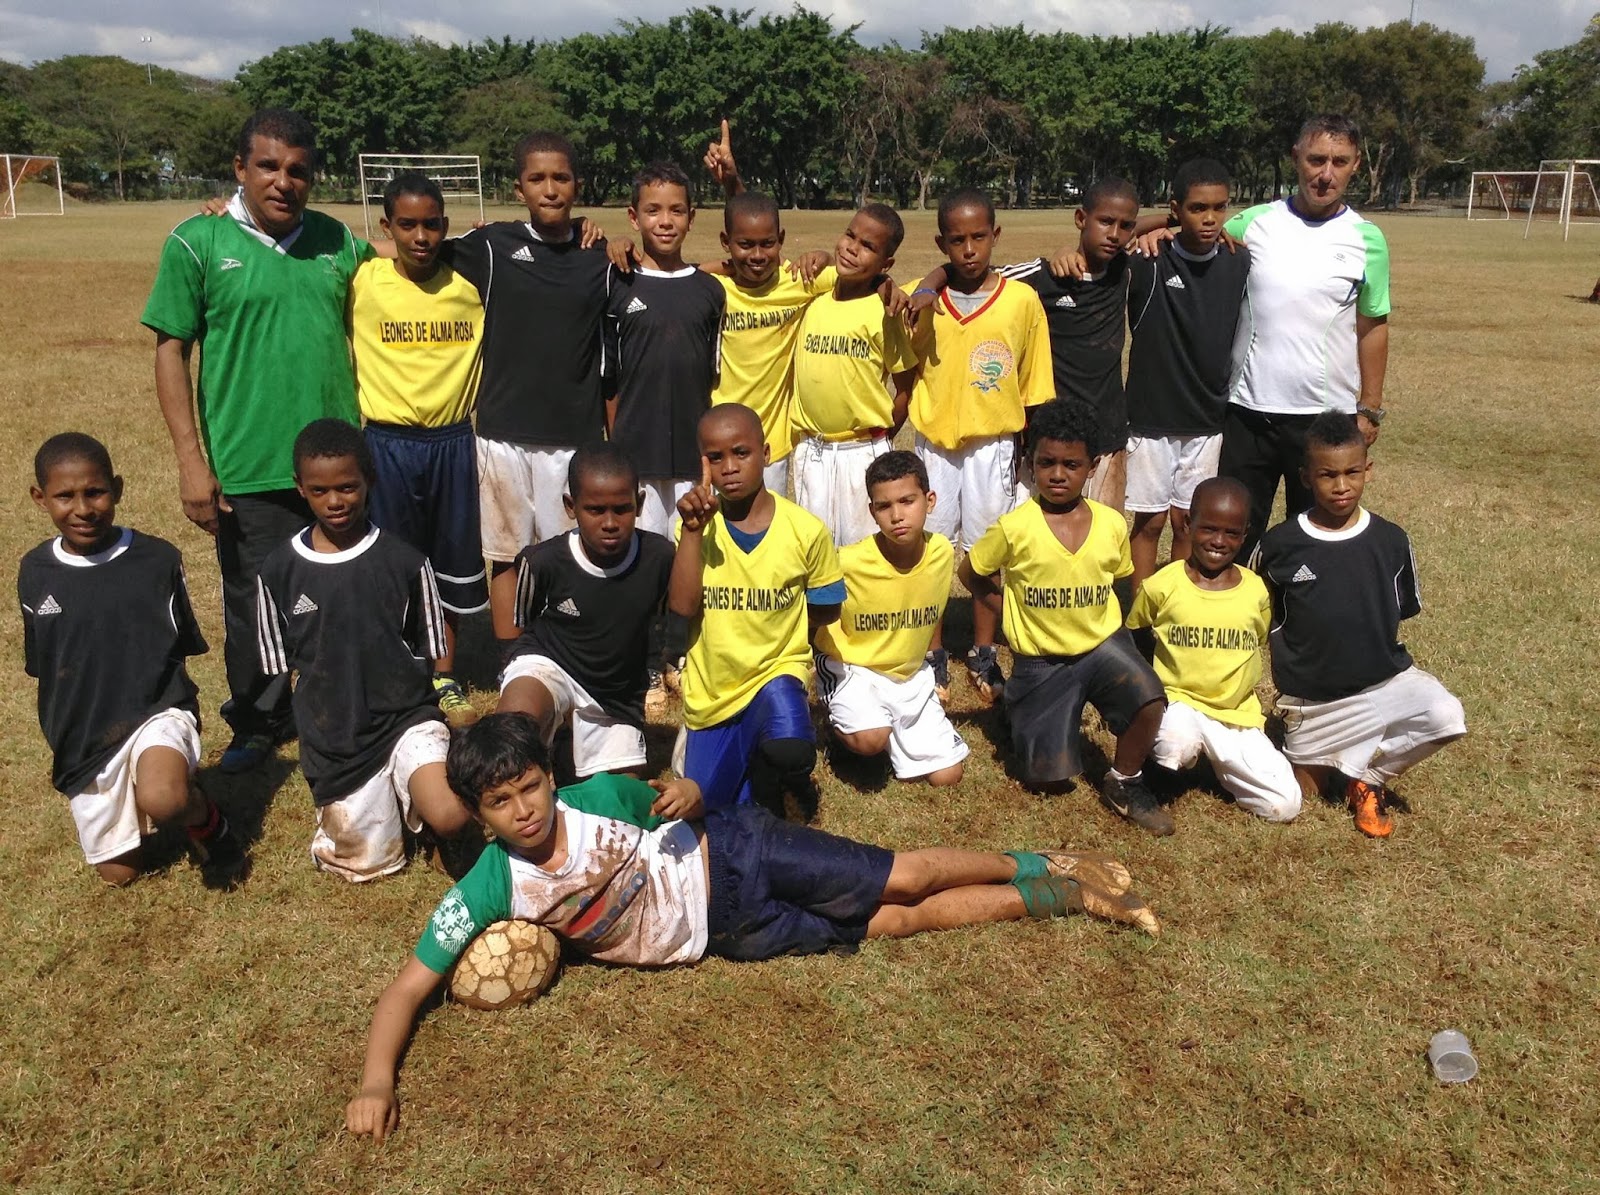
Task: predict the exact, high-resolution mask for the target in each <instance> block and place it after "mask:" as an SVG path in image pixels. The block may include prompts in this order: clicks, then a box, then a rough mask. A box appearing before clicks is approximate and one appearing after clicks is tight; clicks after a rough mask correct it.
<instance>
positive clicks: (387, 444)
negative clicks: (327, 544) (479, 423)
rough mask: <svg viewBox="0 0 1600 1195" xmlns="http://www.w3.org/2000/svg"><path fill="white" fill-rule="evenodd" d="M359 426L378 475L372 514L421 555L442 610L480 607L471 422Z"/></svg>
mask: <svg viewBox="0 0 1600 1195" xmlns="http://www.w3.org/2000/svg"><path fill="white" fill-rule="evenodd" d="M364 432H365V435H366V438H367V447H368V449H370V450H371V452H372V464H373V468H374V469H375V470H376V471H377V475H378V479H377V483H376V484H375V485H374V486H373V487H372V493H371V495H370V496H369V497H368V499H367V510H368V513H369V514H370V515H371V516H372V521H373V522H374V523H376V524H377V525H378V526H379V527H382V528H383V529H384V530H385V531H388V532H391V533H393V534H395V535H398V536H399V537H400V538H401V539H403V540H405V541H406V543H408V544H410V545H411V546H412V547H414V548H416V549H417V550H418V551H419V552H421V553H422V554H423V555H424V556H426V557H427V558H428V561H429V563H431V564H432V565H433V575H434V579H435V580H437V581H438V583H439V600H440V601H441V602H442V603H443V604H444V608H445V609H446V610H453V611H454V612H455V613H457V614H472V613H474V612H476V611H478V610H484V609H487V608H488V606H489V582H488V580H487V579H486V578H485V576H484V572H483V545H482V543H481V542H480V540H479V536H478V449H477V437H476V436H474V435H473V434H472V424H470V423H468V422H466V421H465V420H463V421H462V422H460V423H452V424H450V425H449V426H448V427H403V426H401V425H399V424H394V423H369V424H367V426H366V428H365V429H364Z"/></svg>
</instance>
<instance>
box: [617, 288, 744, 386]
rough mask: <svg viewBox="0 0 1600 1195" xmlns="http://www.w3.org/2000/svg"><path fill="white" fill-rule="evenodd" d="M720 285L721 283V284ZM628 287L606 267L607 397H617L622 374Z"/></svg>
mask: <svg viewBox="0 0 1600 1195" xmlns="http://www.w3.org/2000/svg"><path fill="white" fill-rule="evenodd" d="M719 285H720V284H719ZM625 293H627V287H625V286H624V285H623V284H622V279H621V278H619V277H618V276H617V273H616V270H615V269H614V268H612V267H611V266H607V267H606V314H605V317H604V318H603V319H602V320H601V321H600V391H601V394H602V395H603V396H604V397H605V398H615V397H616V394H617V386H618V384H619V379H620V378H621V376H622V329H621V323H620V321H619V319H618V316H619V315H620V314H621V312H622V307H621V306H620V304H621V303H622V296H623V295H624V294H625Z"/></svg>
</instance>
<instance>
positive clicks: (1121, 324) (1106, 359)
mask: <svg viewBox="0 0 1600 1195" xmlns="http://www.w3.org/2000/svg"><path fill="white" fill-rule="evenodd" d="M1000 272H1001V273H1002V274H1004V275H1005V276H1006V277H1007V278H1014V279H1016V280H1017V281H1018V282H1026V283H1027V284H1028V285H1029V286H1031V287H1033V289H1034V290H1036V291H1038V292H1039V301H1040V302H1041V303H1043V304H1044V316H1045V323H1046V324H1047V325H1049V328H1050V359H1051V361H1052V362H1053V363H1054V367H1055V376H1056V397H1057V398H1081V399H1083V400H1084V401H1086V402H1088V403H1090V404H1091V405H1092V406H1093V407H1094V409H1095V410H1097V411H1099V412H1100V434H1101V436H1102V437H1103V438H1104V440H1105V443H1104V444H1102V445H1101V448H1102V449H1103V450H1104V451H1106V452H1116V451H1118V450H1119V449H1121V448H1124V447H1126V446H1127V443H1128V407H1127V402H1126V399H1125V398H1124V396H1123V391H1122V344H1123V340H1124V336H1125V332H1124V329H1125V326H1126V320H1127V309H1128V259H1127V256H1126V255H1125V254H1119V255H1118V256H1117V257H1115V258H1113V259H1112V261H1111V264H1110V265H1108V266H1107V267H1106V269H1105V272H1104V273H1103V274H1101V275H1100V276H1099V277H1098V278H1057V277H1056V276H1055V275H1054V274H1052V273H1051V272H1050V268H1049V267H1048V266H1047V265H1046V264H1045V261H1044V259H1043V258H1042V257H1041V258H1035V259H1034V260H1033V261H1025V262H1020V263H1018V264H1017V265H1014V266H1002V267H1001V269H1000Z"/></svg>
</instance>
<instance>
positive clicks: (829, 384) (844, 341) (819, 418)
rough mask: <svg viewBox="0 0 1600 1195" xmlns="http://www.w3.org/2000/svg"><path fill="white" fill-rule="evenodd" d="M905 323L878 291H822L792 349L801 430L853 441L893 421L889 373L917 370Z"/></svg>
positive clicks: (795, 411) (797, 422)
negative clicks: (849, 295)
mask: <svg viewBox="0 0 1600 1195" xmlns="http://www.w3.org/2000/svg"><path fill="white" fill-rule="evenodd" d="M916 364H917V358H916V354H915V353H914V352H913V351H912V348H911V335H910V332H909V331H908V330H907V328H906V325H905V321H904V320H902V319H900V318H899V317H897V316H892V315H890V314H889V312H888V311H887V309H885V307H884V305H883V300H882V299H881V298H880V297H879V296H878V294H877V292H876V291H874V292H873V293H872V294H870V295H866V296H864V297H862V298H859V299H843V300H841V299H837V298H835V297H834V296H833V295H831V294H828V295H823V296H821V297H820V298H819V299H817V301H816V302H814V303H812V304H811V306H810V307H809V308H808V309H807V310H806V314H805V318H804V319H802V320H801V321H800V342H799V344H797V345H796V346H795V354H794V409H793V412H792V415H793V418H794V430H795V434H796V436H797V437H798V436H821V437H822V438H823V439H825V440H855V439H860V438H862V437H863V436H865V435H866V434H867V433H868V432H872V431H878V430H881V429H884V428H887V427H889V426H890V425H891V424H893V423H894V396H893V395H891V394H890V393H889V387H888V382H889V378H890V377H891V376H892V375H894V374H897V373H904V372H905V371H906V370H909V369H914V368H916Z"/></svg>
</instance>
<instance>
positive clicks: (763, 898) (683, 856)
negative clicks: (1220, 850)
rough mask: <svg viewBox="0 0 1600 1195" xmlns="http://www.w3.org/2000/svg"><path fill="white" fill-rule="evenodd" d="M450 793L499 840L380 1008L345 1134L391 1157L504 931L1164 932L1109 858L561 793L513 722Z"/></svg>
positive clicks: (710, 945) (774, 951) (463, 754)
mask: <svg viewBox="0 0 1600 1195" xmlns="http://www.w3.org/2000/svg"><path fill="white" fill-rule="evenodd" d="M450 783H451V785H452V786H453V787H454V788H455V789H456V791H457V792H458V793H459V794H460V797H461V800H462V802H463V803H464V804H465V805H467V806H468V807H470V808H471V809H472V811H473V815H474V816H475V817H476V818H477V819H478V820H479V821H480V822H481V823H482V824H483V825H485V826H487V827H488V828H489V829H490V830H491V831H492V832H493V833H494V836H495V840H494V842H493V843H491V844H490V845H489V847H488V848H487V849H486V850H485V851H484V853H483V855H482V856H481V858H480V859H479V860H478V863H477V865H476V866H474V867H473V869H472V871H471V872H470V873H469V874H468V875H467V876H465V877H464V878H463V879H462V880H461V882H460V883H458V884H457V885H456V886H455V887H453V888H451V889H450V891H449V892H448V893H446V894H445V897H444V899H443V900H442V901H440V903H439V906H438V908H437V909H436V910H435V911H434V914H433V916H432V918H431V919H430V920H429V922H428V927H427V929H426V930H424V931H423V934H422V937H421V938H420V939H419V940H418V943H417V947H416V951H415V953H414V954H412V956H411V957H410V958H409V959H408V960H407V961H406V964H405V966H404V967H403V968H402V969H401V971H400V974H399V975H398V976H397V977H396V978H395V979H394V981H393V982H392V983H390V984H389V986H388V987H387V988H386V989H384V993H383V995H382V996H380V997H379V998H378V1006H377V1008H376V1009H375V1010H374V1012H373V1016H372V1028H371V1030H370V1032H369V1034H368V1037H367V1050H366V1058H365V1061H364V1064H363V1067H362V1076H361V1087H360V1090H359V1091H358V1092H357V1093H356V1094H355V1095H354V1096H353V1097H351V1099H350V1101H349V1103H348V1104H346V1106H345V1127H346V1128H347V1129H348V1130H349V1131H350V1132H352V1133H356V1134H358V1135H359V1134H369V1133H370V1134H371V1135H372V1136H373V1137H374V1138H375V1139H376V1140H378V1141H380V1142H381V1141H382V1140H383V1139H384V1137H386V1136H387V1135H388V1134H389V1133H391V1132H393V1131H394V1128H395V1126H396V1125H397V1124H398V1123H399V1114H400V1105H399V1100H398V1099H397V1098H396V1095H395V1079H396V1070H397V1068H398V1066H399V1062H400V1055H401V1054H402V1053H403V1052H404V1049H405V1046H406V1042H407V1040H408V1039H409V1038H410V1036H411V1032H412V1028H413V1026H414V1025H415V1023H416V1018H417V1014H418V1013H419V1012H420V1010H421V1008H422V1005H423V1003H424V1002H425V1001H426V1000H427V998H428V997H429V996H430V995H431V994H432V993H433V992H434V990H435V989H437V988H438V986H439V984H440V982H441V981H442V980H443V979H444V977H445V975H447V974H448V973H449V971H450V968H451V967H452V966H453V965H454V964H455V961H456V960H457V959H458V958H459V957H460V956H461V954H462V952H463V951H464V950H465V949H466V947H467V945H468V943H470V942H471V941H472V939H473V938H474V937H476V936H477V934H478V933H479V932H480V931H481V930H482V929H483V928H484V927H485V926H487V925H489V924H491V923H492V922H493V921H495V920H498V919H505V918H512V917H515V918H518V919H521V920H529V921H535V922H538V923H540V924H542V925H544V926H546V927H548V928H549V929H550V930H552V931H553V932H555V933H556V934H557V935H558V936H559V937H560V938H561V939H562V940H563V941H564V942H566V943H568V944H570V945H571V946H572V947H573V948H574V949H576V950H577V951H579V952H581V953H582V954H583V955H585V956H587V957H590V958H594V959H599V960H602V961H605V962H609V963H618V964H623V965H628V966H639V967H661V966H671V965H674V964H686V963H694V962H696V961H698V960H699V959H701V958H703V957H705V956H706V955H719V956H721V957H723V958H729V959H735V960H741V961H756V960H760V959H769V958H774V957H777V956H780V955H784V954H812V953H817V952H819V951H824V950H853V949H855V948H857V947H858V946H859V944H860V943H861V942H862V941H863V940H864V939H866V938H881V937H908V936H910V935H912V934H916V933H922V932H925V931H928V930H937V929H953V928H956V927H958V926H965V925H980V924H986V923H990V922H997V921H1017V920H1021V919H1023V918H1027V917H1036V918H1045V917H1058V916H1064V915H1066V914H1068V913H1071V912H1079V911H1082V912H1090V913H1093V914H1094V915H1096V916H1101V917H1105V918H1107V919H1108V920H1113V921H1117V922H1120V923H1123V924H1128V925H1135V926H1138V927H1139V928H1141V929H1143V930H1145V931H1146V932H1147V933H1150V934H1152V935H1155V934H1159V933H1160V929H1161V926H1160V923H1159V922H1158V921H1157V920H1156V917H1155V915H1154V914H1153V913H1152V912H1151V911H1150V910H1149V908H1148V907H1147V906H1146V905H1145V904H1144V902H1143V901H1142V900H1140V899H1139V897H1137V896H1136V895H1134V894H1133V893H1132V892H1130V891H1128V883H1129V877H1128V874H1127V869H1126V868H1125V867H1123V866H1122V865H1121V864H1120V863H1118V862H1117V861H1116V860H1115V859H1111V858H1109V857H1108V856H1105V855H1100V854H1097V853H1084V854H1077V853H1070V852H1065V851H1049V852H1032V851H1007V852H1004V853H1001V852H997V851H996V852H991V851H971V850H960V849H955V848H948V847H933V848H928V849H925V850H920V851H901V852H891V851H888V850H885V849H883V848H882V847H877V846H870V845H867V844H865V843H859V842H852V841H850V840H849V839H846V838H838V837H835V836H834V835H831V834H825V833H823V832H821V831H819V830H811V829H808V828H806V827H803V826H789V825H785V824H783V823H782V822H779V821H778V820H776V819H775V818H773V817H772V816H771V815H770V814H768V813H767V812H766V811H765V810H762V809H758V808H752V807H750V806H741V807H738V808H734V809H728V810H722V811H720V812H718V811H712V812H706V810H705V808H704V803H703V802H702V800H701V799H700V794H699V792H698V790H697V789H696V787H695V785H694V784H693V782H691V781H686V780H674V781H671V782H669V783H666V784H662V783H660V782H659V781H658V782H655V783H653V784H650V785H647V784H645V783H643V782H642V781H638V780H632V779H628V778H624V777H618V776H597V777H595V778H594V779H593V780H589V781H587V782H585V783H583V784H578V785H573V786H570V787H568V788H564V789H562V790H560V791H559V792H557V791H556V790H555V786H554V784H553V783H552V781H551V777H550V763H549V757H548V755H547V754H546V752H545V749H544V744H543V742H542V741H541V738H540V734H539V731H538V728H537V727H535V726H533V725H532V724H531V723H530V722H529V720H528V719H526V718H522V717H519V716H517V715H514V714H493V715H491V716H490V717H487V718H485V719H483V721H481V722H479V723H478V724H477V725H476V726H473V727H471V728H469V729H468V730H466V731H463V732H462V734H461V736H460V738H459V739H458V740H457V741H456V742H455V743H454V744H452V745H451V748H450ZM683 819H691V820H683Z"/></svg>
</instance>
